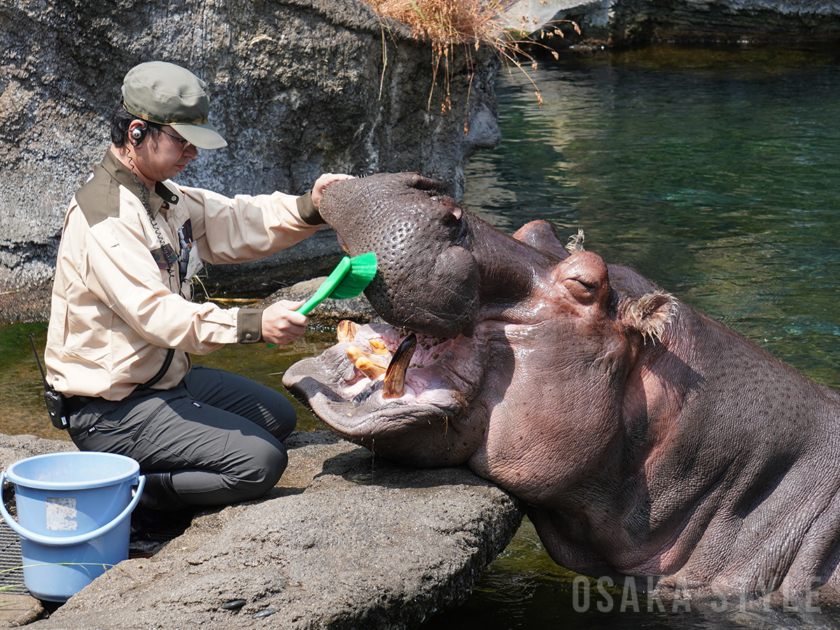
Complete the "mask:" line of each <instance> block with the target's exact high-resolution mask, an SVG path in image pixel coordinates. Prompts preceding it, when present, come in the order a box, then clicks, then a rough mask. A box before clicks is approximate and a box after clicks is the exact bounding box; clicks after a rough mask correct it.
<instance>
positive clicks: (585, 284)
mask: <svg viewBox="0 0 840 630" xmlns="http://www.w3.org/2000/svg"><path fill="white" fill-rule="evenodd" d="M569 280H574V281H575V282H577V283H578V284H580V285H582V286H583V287H585V288H586V289H588V290H589V291H594V290H595V289H596V288H598V283H597V282H593V281H591V280H590V281H587V280H584V279H583V278H569Z"/></svg>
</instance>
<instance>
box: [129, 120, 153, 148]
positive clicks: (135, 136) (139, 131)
mask: <svg viewBox="0 0 840 630" xmlns="http://www.w3.org/2000/svg"><path fill="white" fill-rule="evenodd" d="M148 132H149V128H148V127H147V126H146V124H145V123H144V124H143V126H142V127H135V128H134V129H132V130H131V138H132V142H131V144H133V145H134V146H135V147H139V146H140V143H141V142H143V138H145V137H146V134H147V133H148Z"/></svg>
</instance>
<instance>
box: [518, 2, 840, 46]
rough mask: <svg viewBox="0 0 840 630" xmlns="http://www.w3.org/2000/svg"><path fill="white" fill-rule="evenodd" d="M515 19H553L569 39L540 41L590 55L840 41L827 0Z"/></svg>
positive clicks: (534, 10) (553, 5) (578, 5)
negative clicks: (658, 47)
mask: <svg viewBox="0 0 840 630" xmlns="http://www.w3.org/2000/svg"><path fill="white" fill-rule="evenodd" d="M508 15H509V20H508V21H509V23H510V24H511V25H514V26H518V27H520V28H521V25H522V24H531V25H534V26H545V25H546V24H548V23H551V22H552V21H553V22H554V23H555V24H557V25H558V26H559V27H560V28H561V29H562V31H563V32H564V34H565V38H564V39H562V40H541V43H543V44H549V45H554V46H556V47H557V48H563V49H569V48H571V49H577V50H583V51H587V52H590V51H592V50H602V49H606V48H609V47H618V46H631V45H645V44H651V43H658V42H669V43H686V44H689V43H691V44H738V45H744V44H778V43H808V44H815V43H833V42H836V41H837V40H838V37H840V5H838V4H837V3H836V2H829V1H827V0H594V1H593V0H519V1H518V2H516V3H515V4H514V5H513V6H512V7H511V9H510V11H509V12H508ZM523 16H524V17H525V18H526V19H525V20H524V21H523ZM563 20H569V21H573V22H575V23H576V24H577V25H578V27H579V28H580V33H576V32H575V31H574V29H573V27H572V26H571V24H569V23H563ZM532 28H533V27H532ZM525 30H531V29H529V28H526V29H525Z"/></svg>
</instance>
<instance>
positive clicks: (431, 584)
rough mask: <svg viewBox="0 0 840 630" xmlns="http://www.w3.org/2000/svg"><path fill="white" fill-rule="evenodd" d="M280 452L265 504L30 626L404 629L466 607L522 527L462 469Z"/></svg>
mask: <svg viewBox="0 0 840 630" xmlns="http://www.w3.org/2000/svg"><path fill="white" fill-rule="evenodd" d="M68 445H69V446H68ZM287 446H288V447H289V456H290V463H289V467H288V469H287V470H286V472H285V474H284V475H283V478H282V479H281V480H280V483H279V484H278V486H277V487H276V488H274V489H273V490H272V491H271V492H270V493H269V495H268V496H266V497H265V498H264V499H263V500H260V501H256V502H252V503H246V504H240V505H236V506H231V507H227V508H225V509H222V510H220V511H208V512H204V513H202V514H201V515H199V516H197V517H196V518H194V519H193V522H192V525H191V526H190V527H189V528H188V529H187V531H186V532H185V533H184V534H183V535H181V536H179V537H177V538H175V539H173V540H171V541H170V542H169V543H166V544H165V545H164V546H163V547H162V548H161V549H160V550H159V551H157V552H156V553H155V554H154V555H153V556H152V557H151V558H138V559H130V560H126V561H125V562H122V563H120V564H119V565H118V566H117V567H115V568H113V569H111V570H110V571H108V572H106V573H105V574H104V575H102V576H101V577H99V578H98V579H96V580H95V581H94V582H93V583H91V584H90V586H88V587H87V588H85V589H83V590H82V591H80V592H79V593H77V594H76V595H74V596H73V597H72V598H71V599H70V600H69V601H68V602H67V603H66V604H64V605H63V606H61V607H60V608H59V609H58V610H57V611H55V612H54V613H53V614H52V615H51V616H50V618H49V619H43V620H41V621H37V622H35V623H34V624H31V625H29V626H27V627H31V628H33V629H38V630H41V629H47V628H54V629H55V628H73V629H79V628H110V629H112V630H121V629H130V628H131V629H133V628H168V629H170V630H178V629H184V630H187V629H190V628H198V627H201V628H219V629H222V628H224V629H228V628H254V627H262V626H263V625H267V626H271V627H282V628H290V629H294V628H299V629H304V628H305V629H314V628H357V629H364V628H370V629H376V630H381V629H387V628H415V627H417V626H419V625H420V624H421V623H422V622H423V621H424V620H425V619H427V618H429V617H430V616H431V615H433V614H434V613H435V612H436V611H439V610H443V609H444V608H446V607H448V606H451V605H453V604H456V603H459V602H462V601H463V600H464V599H465V598H466V597H467V596H468V595H469V593H470V592H471V590H472V588H473V586H474V585H475V583H476V581H477V580H478V578H479V576H480V575H481V572H482V570H483V569H484V567H485V566H486V565H487V564H488V563H489V562H490V561H491V560H492V559H493V558H494V557H495V556H496V555H497V554H498V553H499V552H500V551H501V550H502V549H504V548H505V546H506V545H507V543H508V542H509V541H510V539H511V538H512V537H513V535H514V533H515V532H516V530H517V528H518V526H519V523H520V521H521V518H522V511H521V505H520V504H519V503H518V502H517V501H516V500H515V499H514V498H512V497H510V496H509V495H508V494H506V493H505V492H503V491H502V490H500V489H498V488H497V487H495V486H493V485H492V484H489V483H488V482H486V481H484V480H483V479H480V478H478V477H476V476H475V475H473V474H472V473H471V472H470V471H469V470H467V469H466V468H449V469H438V470H415V469H405V468H400V467H397V466H395V465H393V464H389V463H386V462H383V461H380V460H377V459H374V457H373V456H372V454H371V453H370V452H369V451H366V450H364V449H362V448H359V447H357V446H354V445H352V444H350V443H348V442H344V441H341V440H339V439H338V438H336V437H334V436H332V435H331V434H329V433H326V432H320V431H318V432H312V433H295V434H293V435H292V436H291V437H290V438H289V440H288V441H287ZM50 448H55V449H56V450H64V449H66V448H72V444H70V443H65V442H56V441H50V440H40V439H37V438H31V437H29V438H9V437H8V436H0V461H2V463H3V464H4V465H6V466H8V465H9V463H11V462H13V461H16V459H19V458H20V457H16V456H15V453H14V451H15V449H19V454H20V455H21V456H30V455H31V454H40V453H41V452H44V451H48V450H50ZM262 619H265V622H262V621H260V620H262Z"/></svg>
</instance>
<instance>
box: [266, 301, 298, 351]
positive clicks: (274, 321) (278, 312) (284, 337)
mask: <svg viewBox="0 0 840 630" xmlns="http://www.w3.org/2000/svg"><path fill="white" fill-rule="evenodd" d="M301 306H303V302H301V301H298V302H291V301H289V300H280V301H279V302H275V303H274V304H272V305H271V306H269V307H268V308H267V309H265V310H264V311H263V313H262V337H263V341H266V342H268V344H269V345H271V346H282V345H284V344H287V343H289V342H290V341H294V340H295V339H297V338H298V337H300V336H301V335H302V334H303V333H304V332H306V324H307V323H308V322H309V318H308V317H307V316H306V315H301V314H300V313H298V312H296V311H295V309H298V308H300V307H301Z"/></svg>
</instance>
